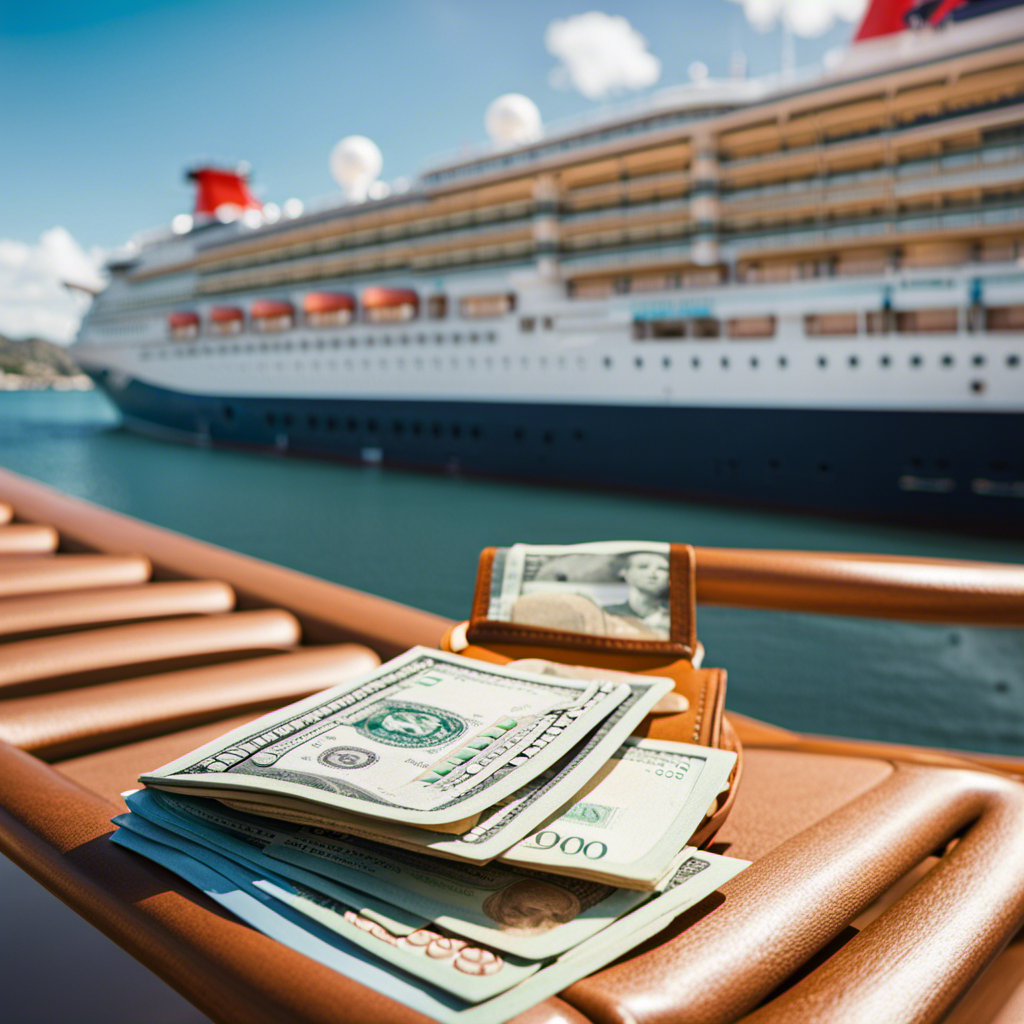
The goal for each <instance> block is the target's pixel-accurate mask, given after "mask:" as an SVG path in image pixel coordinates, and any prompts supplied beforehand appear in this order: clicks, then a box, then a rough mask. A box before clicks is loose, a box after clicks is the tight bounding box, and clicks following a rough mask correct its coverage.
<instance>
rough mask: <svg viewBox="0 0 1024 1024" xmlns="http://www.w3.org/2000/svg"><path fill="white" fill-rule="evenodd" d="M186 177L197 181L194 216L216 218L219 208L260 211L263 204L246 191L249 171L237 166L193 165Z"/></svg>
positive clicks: (247, 189)
mask: <svg viewBox="0 0 1024 1024" xmlns="http://www.w3.org/2000/svg"><path fill="white" fill-rule="evenodd" d="M185 177H186V178H187V179H188V180H189V181H194V182H195V183H196V186H197V188H196V205H195V210H194V211H193V213H194V215H195V216H196V217H204V216H205V217H216V216H217V211H218V210H219V209H220V208H221V207H232V208H235V209H237V210H239V211H241V210H262V209H263V204H262V203H261V202H260V201H259V200H258V199H257V198H256V197H255V196H254V195H253V194H252V193H251V192H250V191H249V176H248V173H247V172H246V171H245V170H244V169H242V168H239V169H237V170H233V171H228V170H225V169H224V168H221V167H193V168H192V169H191V170H190V171H188V172H186V175H185Z"/></svg>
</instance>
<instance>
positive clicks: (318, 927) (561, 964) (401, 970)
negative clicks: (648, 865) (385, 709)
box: [112, 814, 747, 1024]
mask: <svg viewBox="0 0 1024 1024" xmlns="http://www.w3.org/2000/svg"><path fill="white" fill-rule="evenodd" d="M134 817H136V815H134V814H129V815H124V816H122V817H120V818H116V819H115V822H116V823H118V824H120V825H122V826H123V827H121V828H119V829H117V831H116V832H115V833H114V835H113V837H112V838H113V841H114V842H115V843H117V844H119V845H121V846H124V847H126V848H127V849H130V850H133V851H134V852H136V853H138V854H140V855H141V856H144V857H147V858H149V859H150V860H152V861H154V862H155V863H157V864H160V865H162V866H163V867H165V868H167V869H168V870H170V871H172V872H174V873H175V874H177V875H178V876H179V877H180V878H182V879H184V880H185V881H186V882H189V883H190V884H192V885H194V886H196V887H197V888H198V889H199V890H200V891H202V892H205V893H206V894H207V895H208V896H209V897H210V898H211V899H213V900H214V901H216V902H217V903H220V904H221V905H222V906H224V907H225V908H226V909H227V910H228V911H229V912H231V913H232V914H234V915H236V916H237V917H239V918H240V919H241V920H243V921H245V922H247V923H248V924H249V925H251V926H252V927H254V928H256V929H258V930H260V931H262V932H263V933H264V934H266V935H268V936H270V937H271V938H274V939H276V940H278V941H280V942H281V943H282V944H284V945H287V946H289V947H290V948H292V949H294V950H296V951H298V952H300V953H303V954H304V955H305V956H308V957H310V958H312V959H314V960H316V961H318V962H320V963H322V964H324V965H326V966H328V967H329V968H332V969H334V970H337V971H338V972H340V973H342V974H344V975H345V976H347V977H349V978H351V979H353V980H354V981H357V982H359V983H361V984H364V985H367V986H368V987H370V988H373V989H376V990H377V991H381V992H385V993H386V994H387V995H388V996H390V997H391V998H392V999H395V1000H397V1001H398V1002H399V1003H402V1004H403V1005H405V1006H408V1007H409V1008H411V1009H413V1010H416V1011H418V1012H421V1013H424V1014H426V1015H427V1016H430V1017H433V1018H434V1019H435V1020H438V1021H441V1022H443V1024H503V1022H504V1021H508V1020H511V1019H512V1018H513V1017H515V1016H517V1015H518V1014H520V1013H522V1012H523V1011H524V1010H526V1009H528V1008H529V1007H531V1006H533V1005H535V1004H536V1003H539V1002H541V1001H542V1000H544V999H546V998H547V997H548V996H551V995H553V994H554V993H556V992H559V991H561V990H562V989H564V988H566V987H567V986H568V985H570V984H572V983H573V982H574V981H577V980H579V979H580V978H582V977H583V976H584V975H586V974H589V973H591V972H592V971H595V970H598V969H600V968H601V967H603V966H605V965H606V964H608V963H610V962H612V961H613V960H615V959H616V958H618V957H620V956H622V955H623V954H625V953H627V952H628V951H629V950H630V949H632V948H634V947H636V946H638V945H639V944H640V943H642V942H644V941H645V940H646V939H648V938H650V937H651V936H653V935H655V934H657V933H658V932H659V931H661V930H662V929H663V928H664V927H665V926H666V925H667V924H668V923H669V922H670V921H671V920H672V919H673V918H674V917H676V916H678V915H679V914H680V913H682V912H683V911H684V910H686V909H688V908H689V907H691V906H693V905H694V904H696V903H698V902H699V901H700V900H702V899H704V898H705V897H706V896H708V895H709V894H710V893H711V892H713V891H714V890H715V889H717V888H719V887H720V886H721V885H723V884H724V883H725V882H727V881H728V880H729V879H730V878H732V877H734V876H735V875H736V874H737V873H739V872H740V871H742V870H743V869H744V868H745V867H746V866H747V862H745V861H740V860H734V859H732V858H727V857H719V856H716V855H714V854H710V853H705V852H703V851H696V852H694V853H693V854H691V855H689V856H688V857H687V858H686V859H685V860H684V861H683V862H682V863H681V864H680V865H679V867H678V869H677V871H676V873H675V875H674V876H673V878H672V879H670V880H669V882H668V883H667V884H666V885H665V887H664V889H663V891H661V892H659V893H656V894H648V897H647V899H646V900H645V901H644V902H643V903H641V904H640V905H639V906H636V907H634V908H633V909H632V910H631V911H630V912H628V913H626V914H624V915H622V916H620V917H618V918H617V919H615V920H614V921H611V922H609V923H608V925H607V926H606V927H605V928H603V929H602V930H600V931H598V932H596V933H594V934H592V935H590V936H589V937H588V938H587V939H585V940H583V941H582V942H580V943H579V944H577V945H576V946H573V947H572V948H570V949H568V950H566V951H565V952H564V953H562V954H561V955H559V956H557V957H555V958H553V959H552V958H543V959H540V958H538V959H531V958H518V959H515V958H512V957H508V956H506V955H505V954H502V953H500V952H495V951H493V950H489V949H487V948H485V947H483V946H481V945H476V944H473V943H467V944H466V946H462V945H461V944H460V942H459V941H455V942H452V943H450V945H449V944H448V943H446V942H445V940H446V939H447V938H448V936H447V935H446V934H444V933H443V932H439V931H437V930H436V929H433V928H427V929H423V931H424V932H425V933H426V934H423V935H419V936H417V937H416V939H414V940H411V941H410V939H411V936H412V934H413V933H405V934H403V935H396V934H394V933H388V932H387V931H386V930H384V931H382V930H378V929H375V928H372V926H371V927H367V922H366V921H365V920H361V921H349V923H350V924H352V925H353V926H355V927H358V928H361V929H363V930H364V931H365V934H366V936H367V938H368V939H369V940H371V943H370V944H369V945H368V944H366V943H363V944H358V945H357V944H356V943H354V942H352V941H351V939H350V938H349V937H347V936H345V935H342V934H341V929H340V927H338V928H327V927H325V926H324V925H323V924H322V923H321V922H320V921H318V920H316V919H315V918H314V917H313V916H311V915H307V914H304V913H301V912H299V911H297V910H296V909H295V908H294V907H293V906H292V905H290V903H289V902H288V901H285V900H283V899H278V898H276V893H277V892H281V893H288V894H289V895H291V896H292V897H294V896H295V895H299V894H301V892H302V890H301V889H300V888H299V887H295V886H292V885H291V883H289V882H288V881H287V880H282V879H281V878H280V877H277V876H273V874H272V873H270V874H268V873H264V872H260V871H259V870H256V869H254V868H253V867H251V866H249V865H246V864H244V863H236V862H233V861H231V860H229V859H227V858H224V857H219V856H214V857H212V858H210V857H209V856H208V855H207V854H206V853H205V852H204V851H203V850H202V849H199V850H196V849H195V847H194V846H193V845H191V844H189V843H188V842H182V841H180V840H179V839H178V838H177V837H175V836H174V835H172V834H170V833H166V832H164V831H163V830H160V829H158V828H156V827H153V829H152V830H150V831H149V832H148V834H147V833H144V831H143V830H141V829H138V827H137V826H138V824H139V823H137V824H136V827H132V824H131V822H130V819H132V818H134ZM143 824H144V823H143ZM321 906H322V907H323V906H324V905H323V904H321ZM343 908H344V904H343V903H341V904H330V905H327V907H326V909H327V910H328V911H332V912H334V913H337V914H340V916H342V917H345V916H346V912H345V911H344V909H343ZM434 936H437V938H435V937H434ZM403 939H404V940H405V941H404V942H403ZM396 940H397V942H396ZM374 942H375V943H376V945H377V948H376V949H374V948H373V945H372V943H374ZM399 943H401V944H402V945H403V946H404V947H405V948H404V949H402V948H401V947H400V946H399ZM417 943H424V944H425V946H424V947H423V948H425V949H427V950H429V949H431V947H432V946H433V947H434V951H435V952H440V953H442V954H447V956H446V957H445V958H444V959H446V961H447V963H446V964H445V965H444V966H445V968H446V969H447V970H448V974H447V977H446V975H445V973H444V972H443V971H442V970H439V971H437V972H436V973H435V974H434V976H433V977H431V978H430V979H427V978H425V977H424V976H423V975H418V974H416V973H414V972H413V971H411V970H409V962H408V960H407V959H406V957H407V956H409V955H413V956H416V955H419V954H418V953H417V952H416V951H415V947H416V944H417ZM435 944H436V945H435ZM410 946H412V947H414V948H413V949H412V950H410V948H409V947H410ZM464 949H470V950H472V952H471V953H470V954H469V955H466V956H463V957H462V958H461V959H462V960H463V961H464V962H463V965H462V966H463V967H465V966H470V967H471V969H473V970H480V973H479V974H477V975H475V976H473V975H467V978H468V979H469V980H470V981H471V980H472V978H473V977H476V978H477V979H479V980H480V981H482V982H483V983H484V984H491V985H494V989H495V990H496V994H494V995H492V996H491V997H489V998H486V997H485V998H479V994H478V993H475V994H474V993H468V998H467V997H464V996H461V995H457V994H456V993H455V991H454V990H453V988H451V987H446V985H445V981H446V980H447V981H449V985H450V981H451V979H452V978H453V977H454V976H455V973H456V971H459V972H460V973H463V972H461V970H460V968H459V967H458V960H457V959H456V957H457V954H458V953H460V952H461V951H462V950H464ZM368 952H369V953H370V955H369V956H367V953H368ZM428 955H429V954H428ZM424 959H426V956H424ZM497 961H500V962H501V966H500V967H497V968H496V967H495V964H496V962H497ZM507 965H512V966H513V967H514V968H517V969H518V968H520V967H521V968H523V970H522V974H520V976H519V977H518V978H517V979H516V981H515V984H513V985H512V986H511V987H503V986H502V985H501V983H500V978H501V975H502V973H503V971H504V970H505V969H506V966H507ZM487 972H490V973H487ZM524 975H525V976H524ZM493 978H498V979H499V982H498V983H497V984H495V983H493V982H491V979H493Z"/></svg>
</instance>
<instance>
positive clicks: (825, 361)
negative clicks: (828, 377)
mask: <svg viewBox="0 0 1024 1024" xmlns="http://www.w3.org/2000/svg"><path fill="white" fill-rule="evenodd" d="M818 366H819V367H820V368H821V369H822V370H824V369H825V368H826V367H827V366H828V359H826V358H825V356H818Z"/></svg>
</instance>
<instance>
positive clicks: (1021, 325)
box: [985, 306, 1024, 331]
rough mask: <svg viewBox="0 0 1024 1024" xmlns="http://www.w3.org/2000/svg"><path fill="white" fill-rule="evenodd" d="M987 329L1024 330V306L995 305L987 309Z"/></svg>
mask: <svg viewBox="0 0 1024 1024" xmlns="http://www.w3.org/2000/svg"><path fill="white" fill-rule="evenodd" d="M985 330H986V331H1024V306H994V307H992V308H990V309H986V310H985Z"/></svg>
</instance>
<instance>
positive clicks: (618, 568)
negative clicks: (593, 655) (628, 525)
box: [492, 544, 671, 640]
mask: <svg viewBox="0 0 1024 1024" xmlns="http://www.w3.org/2000/svg"><path fill="white" fill-rule="evenodd" d="M582 548H586V549H589V550H580V549H582ZM501 562H502V570H503V571H502V574H501V575H500V576H499V575H498V574H497V573H495V577H494V580H493V582H492V588H493V587H494V585H495V584H497V585H498V587H500V600H499V601H498V602H494V601H493V600H492V606H495V605H498V606H500V611H499V616H496V617H502V618H506V619H507V621H510V622H518V623H521V624H523V625H533V626H544V627H546V628H548V629H557V630H565V631H568V632H572V633H585V634H591V635H598V636H612V637H629V638H634V639H644V640H667V639H669V634H670V629H671V621H670V613H669V558H668V550H667V545H651V546H650V547H646V546H644V547H640V546H638V547H632V548H631V547H629V546H626V545H621V544H614V545H613V544H602V545H598V544H591V545H577V546H575V548H536V547H530V546H527V545H522V546H520V545H516V547H514V548H511V549H508V552H507V555H506V556H505V558H504V559H502V560H501ZM502 612H503V613H505V614H501V613H502Z"/></svg>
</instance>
